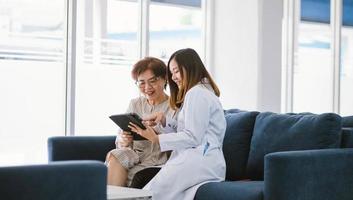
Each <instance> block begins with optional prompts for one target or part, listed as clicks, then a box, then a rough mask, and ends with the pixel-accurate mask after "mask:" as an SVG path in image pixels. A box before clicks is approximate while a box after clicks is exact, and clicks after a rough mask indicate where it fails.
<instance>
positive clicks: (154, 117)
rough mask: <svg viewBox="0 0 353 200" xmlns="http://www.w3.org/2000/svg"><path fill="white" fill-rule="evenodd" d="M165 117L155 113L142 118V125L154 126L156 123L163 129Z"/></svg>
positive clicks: (160, 113) (162, 114)
mask: <svg viewBox="0 0 353 200" xmlns="http://www.w3.org/2000/svg"><path fill="white" fill-rule="evenodd" d="M165 121H166V120H165V115H164V113H163V112H156V113H153V114H151V115H149V116H147V117H144V118H143V121H142V123H143V124H144V125H146V126H156V125H157V124H158V123H160V124H162V126H163V127H165Z"/></svg>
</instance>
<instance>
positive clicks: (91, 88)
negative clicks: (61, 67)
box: [74, 0, 204, 135]
mask: <svg viewBox="0 0 353 200" xmlns="http://www.w3.org/2000/svg"><path fill="white" fill-rule="evenodd" d="M78 2H80V4H79V5H78V6H77V7H78V11H77V15H78V18H77V19H78V25H77V41H76V46H77V55H78V59H77V60H76V80H75V81H76V82H75V85H76V99H75V101H76V102H75V124H74V127H75V131H74V132H75V133H74V134H75V135H114V134H116V131H117V126H116V125H115V124H114V123H113V122H112V121H111V120H110V119H109V118H108V116H110V115H113V114H119V113H123V112H125V111H126V109H127V107H128V104H129V102H130V100H131V99H132V98H136V97H138V96H139V90H138V88H137V87H136V85H135V84H134V81H133V80H132V78H131V74H130V73H131V69H132V65H133V64H134V63H135V62H136V61H137V60H139V59H140V58H142V57H145V56H148V55H150V56H154V57H159V58H161V59H163V60H164V61H167V59H168V58H169V56H170V55H171V54H172V53H173V52H174V51H176V50H177V49H180V48H186V47H192V48H195V49H196V50H198V51H199V52H200V54H201V55H202V52H203V50H202V48H204V47H203V46H202V27H203V26H202V24H203V21H202V18H203V15H202V10H201V1H189V2H184V1H153V0H152V1H137V0H128V1H127V0H107V1H78ZM183 2H184V3H183ZM195 2H196V3H195ZM171 13H172V14H171ZM148 16H149V17H148ZM143 17H146V18H147V19H145V18H144V19H143ZM143 34H146V35H147V37H145V36H144V35H143ZM145 46H147V51H144V49H143V48H144V47H145Z"/></svg>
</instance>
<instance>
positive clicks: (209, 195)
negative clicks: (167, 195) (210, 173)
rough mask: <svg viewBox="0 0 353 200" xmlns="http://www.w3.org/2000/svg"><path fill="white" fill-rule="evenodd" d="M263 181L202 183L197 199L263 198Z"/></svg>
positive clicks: (260, 199)
mask: <svg viewBox="0 0 353 200" xmlns="http://www.w3.org/2000/svg"><path fill="white" fill-rule="evenodd" d="M263 188H264V183H263V181H226V182H217V183H216V182H211V183H206V184H204V185H202V186H201V187H200V188H199V189H198V190H197V192H196V195H195V198H194V199H195V200H206V199H207V200H208V199H217V200H228V199H233V200H262V199H263Z"/></svg>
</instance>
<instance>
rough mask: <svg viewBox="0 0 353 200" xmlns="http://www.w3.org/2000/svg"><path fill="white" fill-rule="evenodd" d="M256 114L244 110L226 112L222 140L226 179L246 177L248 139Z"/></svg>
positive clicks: (249, 139) (249, 138)
mask: <svg viewBox="0 0 353 200" xmlns="http://www.w3.org/2000/svg"><path fill="white" fill-rule="evenodd" d="M258 114H259V113H258V112H245V111H242V112H237V113H229V114H226V121H227V129H226V133H225V136H224V140H223V153H224V158H225V160H226V166H227V169H226V180H231V181H234V180H240V179H245V178H246V163H247V161H248V156H249V151H250V141H251V136H252V133H253V129H254V124H255V119H256V116H257V115H258Z"/></svg>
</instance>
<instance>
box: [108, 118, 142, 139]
mask: <svg viewBox="0 0 353 200" xmlns="http://www.w3.org/2000/svg"><path fill="white" fill-rule="evenodd" d="M109 118H110V119H111V120H113V122H114V123H116V124H117V125H118V126H119V127H120V128H121V129H122V130H123V131H127V132H130V133H132V137H133V139H134V140H146V138H144V137H142V136H141V135H139V134H137V133H135V132H133V131H131V129H130V128H129V127H128V126H129V123H130V122H132V123H134V124H136V125H137V126H139V127H140V128H142V129H146V127H145V126H144V125H143V124H142V119H141V117H140V116H138V115H137V114H136V113H125V114H119V115H112V116H109Z"/></svg>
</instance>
